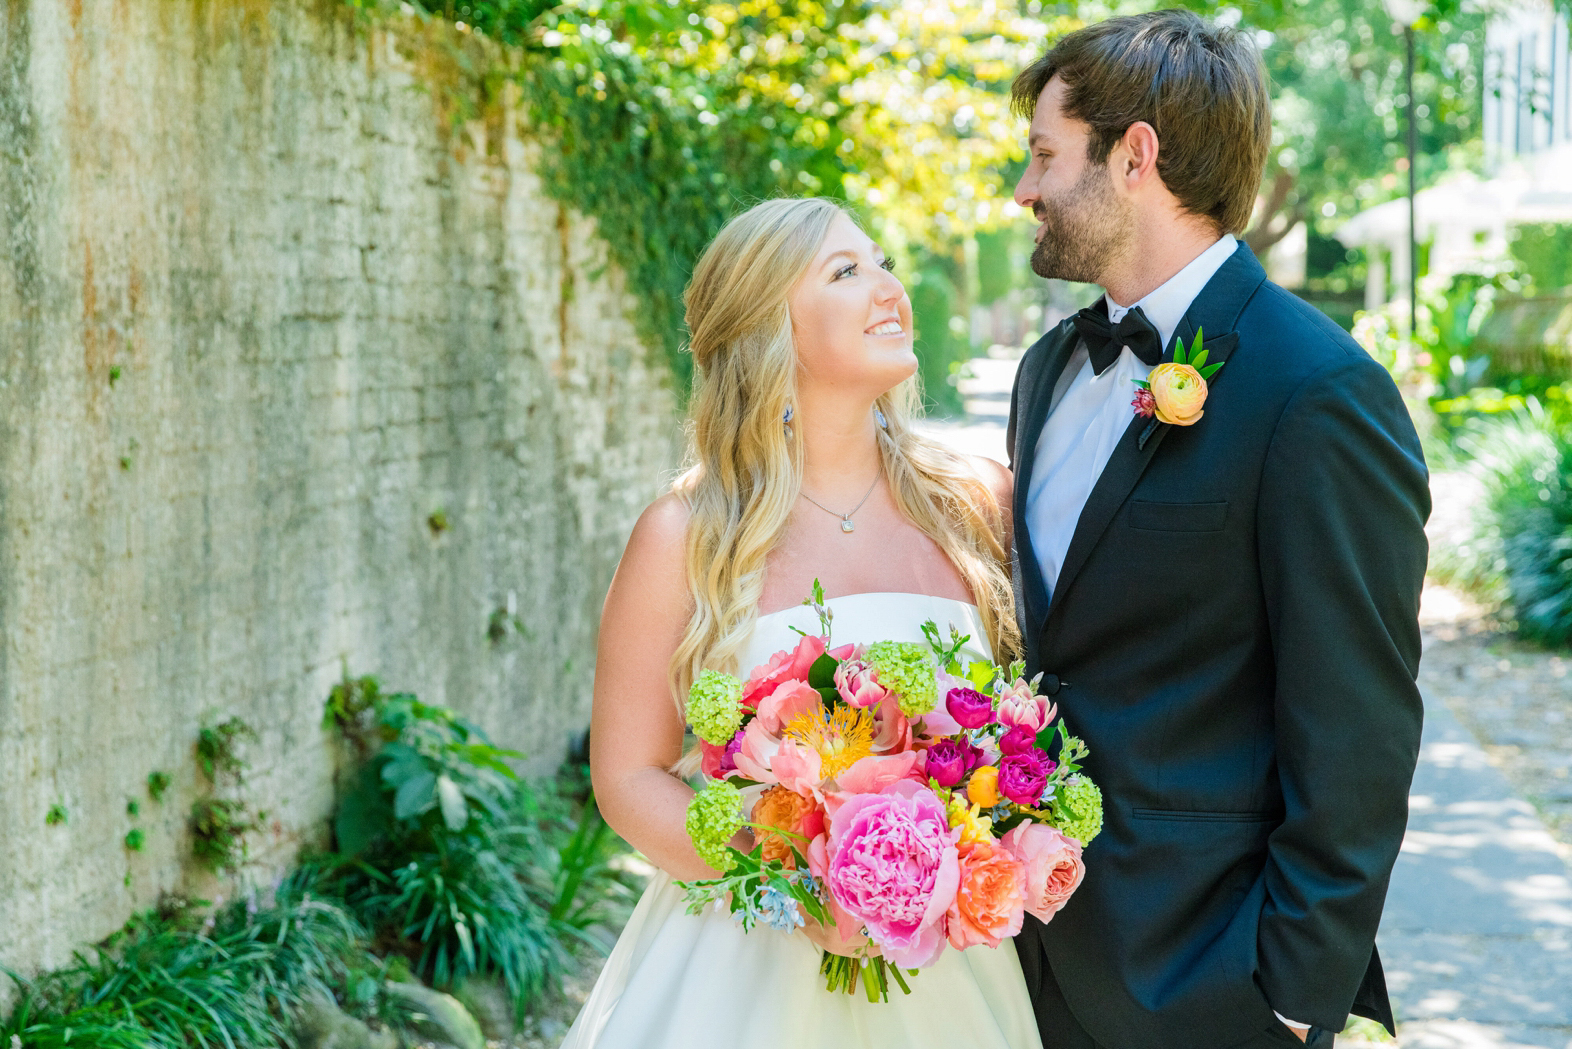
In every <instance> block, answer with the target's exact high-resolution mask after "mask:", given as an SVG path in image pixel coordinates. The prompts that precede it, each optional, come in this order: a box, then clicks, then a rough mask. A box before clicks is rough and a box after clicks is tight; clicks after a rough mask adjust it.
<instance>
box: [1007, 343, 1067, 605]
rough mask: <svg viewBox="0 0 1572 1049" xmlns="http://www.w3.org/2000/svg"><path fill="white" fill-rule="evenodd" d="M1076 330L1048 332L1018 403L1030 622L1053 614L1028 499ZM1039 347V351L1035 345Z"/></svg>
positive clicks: (1021, 531)
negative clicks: (1039, 443) (1040, 442)
mask: <svg viewBox="0 0 1572 1049" xmlns="http://www.w3.org/2000/svg"><path fill="white" fill-rule="evenodd" d="M1075 342H1076V339H1075V326H1074V324H1073V323H1072V322H1070V321H1069V320H1066V321H1064V322H1063V323H1062V324H1060V325H1059V327H1057V328H1055V329H1054V330H1053V331H1051V332H1048V333H1047V334H1046V335H1044V336H1043V337H1042V339H1041V340H1040V341H1039V343H1038V346H1040V347H1041V350H1042V352H1041V354H1040V357H1039V360H1038V362H1037V364H1036V366H1035V367H1033V368H1032V369H1031V371H1030V372H1028V373H1026V374H1024V375H1022V377H1021V387H1020V393H1019V396H1018V398H1017V400H1016V410H1017V412H1018V414H1019V417H1018V418H1017V419H1016V420H1015V422H1016V425H1015V429H1014V433H1013V434H1012V436H1013V438H1014V444H1013V446H1012V447H1011V449H1010V453H1011V455H1013V456H1014V463H1015V507H1014V513H1015V547H1016V554H1017V556H1018V557H1019V559H1020V565H1021V577H1022V582H1023V583H1024V585H1025V587H1026V614H1027V621H1028V622H1031V623H1041V622H1042V621H1043V617H1044V616H1045V615H1046V614H1047V612H1048V588H1047V586H1046V585H1045V584H1044V583H1043V575H1042V569H1041V568H1040V567H1039V566H1038V563H1037V555H1036V553H1034V552H1033V550H1032V539H1031V533H1030V531H1029V530H1028V529H1027V527H1026V496H1027V493H1028V492H1029V491H1030V490H1031V486H1032V470H1033V467H1034V466H1035V465H1036V460H1037V440H1038V438H1039V437H1040V436H1041V435H1042V432H1043V426H1044V424H1046V423H1047V421H1048V407H1049V403H1050V402H1051V401H1052V400H1053V391H1054V387H1055V386H1056V385H1058V382H1059V376H1060V375H1062V374H1064V367H1065V365H1066V364H1067V363H1068V362H1069V360H1070V354H1071V353H1072V352H1073V351H1074V349H1075ZM1034 348H1035V347H1034Z"/></svg>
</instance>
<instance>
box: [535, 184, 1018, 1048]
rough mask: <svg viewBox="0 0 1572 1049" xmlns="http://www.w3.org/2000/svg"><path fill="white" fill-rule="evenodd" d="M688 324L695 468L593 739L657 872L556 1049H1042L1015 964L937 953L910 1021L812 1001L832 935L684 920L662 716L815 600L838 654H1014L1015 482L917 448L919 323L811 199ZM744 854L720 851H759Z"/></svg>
mask: <svg viewBox="0 0 1572 1049" xmlns="http://www.w3.org/2000/svg"><path fill="white" fill-rule="evenodd" d="M685 301H686V305H687V323H688V329H689V331H690V332H691V336H692V339H691V348H692V352H693V357H694V361H695V363H696V365H697V369H698V382H697V387H696V389H695V392H694V397H693V402H692V408H691V436H692V449H691V459H692V462H693V465H692V467H691V468H690V469H689V470H688V471H687V472H686V473H685V474H683V475H682V476H681V477H680V478H679V479H678V480H677V481H676V483H675V484H674V485H673V486H672V491H671V492H670V493H668V494H666V495H664V496H662V497H661V498H660V499H658V500H656V501H655V502H654V503H653V504H652V505H651V506H650V507H649V508H648V509H647V510H646V511H645V512H644V514H643V516H642V517H640V519H639V521H638V524H637V525H636V526H635V527H634V530H633V535H632V537H631V538H630V539H629V540H628V546H627V550H626V551H625V552H624V554H623V557H622V562H621V564H620V565H619V566H618V568H617V573H616V577H615V578H614V579H613V580H612V584H611V589H610V592H609V593H608V594H607V597H606V607H605V611H604V613H603V616H602V619H601V633H600V652H599V657H598V662H597V669H596V674H595V701H594V721H593V731H592V732H591V740H592V752H591V756H590V761H591V768H592V770H593V774H594V783H595V795H596V798H597V800H598V801H599V803H600V807H601V810H602V812H603V813H604V815H605V817H606V819H607V821H608V822H609V823H610V824H611V825H612V827H613V828H615V829H616V830H617V832H618V833H620V834H621V835H622V836H623V837H624V838H626V839H627V840H628V841H629V842H631V843H632V844H633V845H634V846H635V847H636V848H637V849H639V851H640V852H642V853H643V854H644V855H645V856H646V857H648V858H649V859H650V861H651V862H653V863H654V864H655V865H656V866H657V867H658V868H660V873H659V874H657V876H656V877H655V879H654V881H653V882H652V883H651V885H650V886H649V888H648V890H647V891H646V892H645V894H644V896H643V898H642V899H641V900H640V901H639V905H638V907H637V909H636V910H635V911H634V913H633V917H632V919H631V920H630V921H629V923H628V927H627V929H626V930H624V932H623V934H622V938H621V939H620V940H619V941H618V943H617V946H616V948H615V949H614V950H613V952H612V955H611V957H610V959H609V960H608V961H607V963H606V967H605V969H604V970H603V971H602V973H601V976H600V979H599V981H598V982H597V983H596V985H595V989H594V991H593V992H592V993H591V995H590V998H589V1000H588V1001H587V1002H586V1003H585V1006H584V1009H583V1011H582V1012H581V1013H580V1014H579V1017H578V1019H577V1021H576V1022H575V1023H574V1025H573V1028H572V1030H571V1031H569V1033H568V1036H567V1040H566V1042H565V1043H564V1047H565V1049H589V1047H597V1049H628V1047H663V1049H664V1047H669V1049H679V1047H680V1049H695V1047H708V1046H715V1047H725V1049H760V1047H771V1046H780V1047H782V1049H786V1047H790V1049H818V1047H826V1049H827V1047H831V1046H872V1047H889V1049H897V1047H899V1049H908V1047H919V1049H920V1047H924V1046H933V1047H936V1049H937V1047H943V1049H954V1047H955V1046H957V1045H964V1046H967V1047H982V1049H992V1047H999V1049H1004V1047H1012V1049H1017V1047H1037V1046H1038V1045H1039V1039H1038V1033H1037V1025H1036V1023H1035V1021H1034V1019H1033V1015H1032V1007H1031V1003H1030V1001H1029V1000H1028V998H1027V992H1026V985H1025V983H1024V982H1023V979H1022V976H1021V970H1020V965H1019V963H1018V962H1017V960H1016V954H1015V951H1014V950H1012V949H1011V948H1010V946H1009V945H1004V946H1002V947H1000V948H998V949H990V948H987V947H974V948H971V949H969V950H966V951H955V950H948V951H946V952H944V954H943V955H942V956H941V960H940V961H939V962H938V963H936V964H935V965H934V966H932V967H931V968H929V969H927V970H924V971H923V972H922V973H921V974H920V975H919V976H918V977H917V978H916V980H915V981H914V983H913V986H912V993H911V995H910V996H907V995H904V994H901V993H899V992H898V991H896V992H892V994H891V996H890V1000H889V1002H888V1003H879V1004H874V1003H870V1002H868V1001H867V1000H866V999H865V998H863V997H862V996H861V995H858V996H852V995H847V994H843V993H839V992H837V993H834V994H832V993H830V992H828V991H826V990H825V989H824V983H823V979H822V977H820V976H819V955H820V946H821V945H822V946H832V945H830V944H829V943H828V938H827V936H828V934H826V933H825V932H824V931H823V930H820V929H818V928H816V927H812V926H810V928H809V929H806V930H802V931H800V932H799V933H796V934H790V935H788V934H785V933H782V932H777V931H775V930H772V929H767V928H763V927H759V928H755V929H754V930H753V931H751V932H749V933H747V934H746V935H744V933H743V931H742V929H741V927H740V926H738V925H737V924H735V923H734V922H733V920H732V918H731V917H730V915H728V914H726V913H725V912H724V911H719V910H717V909H715V908H710V909H708V910H706V911H704V912H703V913H702V914H699V915H690V914H688V913H687V912H686V906H685V904H684V902H683V893H682V890H681V889H680V888H678V887H677V886H676V885H674V884H673V883H672V880H673V879H697V878H706V877H713V876H714V872H713V871H712V870H711V869H710V868H709V867H707V866H706V865H705V864H704V862H703V861H702V860H700V859H699V857H698V856H697V855H696V854H695V853H694V851H693V847H692V845H691V844H690V843H689V841H688V837H687V834H686V832H685V831H684V829H683V823H684V816H685V813H686V809H687V804H688V800H689V799H690V798H691V797H692V796H693V789H692V788H691V787H690V786H689V785H688V783H687V782H685V781H684V778H683V777H684V776H691V775H692V774H694V773H695V772H696V771H697V761H696V757H697V755H696V754H692V755H690V756H689V757H688V758H686V759H683V758H682V743H683V724H684V718H683V715H682V703H681V699H680V698H679V699H678V701H677V704H676V705H675V706H674V705H673V702H672V700H673V696H676V697H685V696H686V695H687V690H688V685H689V684H690V683H691V682H692V680H693V678H694V677H695V675H696V674H697V673H698V671H699V670H700V669H702V668H704V667H712V668H715V669H719V670H726V671H730V672H735V673H740V674H742V675H746V674H747V673H748V671H749V670H750V669H752V668H753V667H754V666H756V665H758V664H760V663H762V662H764V661H765V660H767V659H768V658H769V657H770V655H771V654H772V653H774V652H777V651H780V650H782V649H789V648H792V647H793V646H794V645H795V644H796V641H797V638H798V635H797V634H795V633H793V632H792V629H791V628H792V627H796V628H798V629H803V630H815V626H816V622H817V620H816V619H815V617H814V615H813V613H812V611H811V610H810V609H808V608H805V607H803V606H802V604H801V602H802V600H803V598H804V597H806V596H807V595H808V593H809V591H810V590H811V588H812V585H813V580H814V579H815V578H817V579H819V580H820V581H822V583H823V586H824V592H825V593H826V594H827V595H828V600H827V604H828V605H829V606H830V608H831V610H832V611H833V613H834V623H833V628H834V640H835V643H837V644H846V643H848V642H868V641H874V640H880V639H891V640H902V641H921V640H922V635H921V631H920V625H921V624H922V623H923V622H924V621H925V620H928V619H933V620H935V621H936V622H937V623H938V625H939V626H940V628H941V629H946V628H947V625H948V624H954V625H955V626H956V627H958V628H959V629H960V630H961V632H962V633H969V634H971V635H972V637H973V642H972V644H973V646H975V652H976V657H977V658H980V657H983V656H987V655H989V654H990V651H991V652H992V653H998V654H999V655H1000V657H1001V658H1007V657H1008V656H1009V655H1010V654H1011V653H1013V652H1014V650H1015V649H1016V647H1017V642H1018V634H1017V632H1016V626H1015V619H1014V611H1013V607H1012V603H1011V596H1010V582H1009V576H1008V574H1007V569H1006V567H1005V565H1004V564H1003V563H1002V562H1003V561H1004V559H1005V553H1004V552H1005V551H1006V550H1008V549H1009V539H1008V536H1007V535H1006V534H1005V529H1006V528H1007V524H1006V522H1007V521H1008V520H1009V513H1008V507H1009V505H1010V488H1011V478H1010V474H1009V472H1008V471H1007V470H1005V469H1004V467H1002V466H999V465H998V464H996V463H993V462H992V461H990V460H985V459H973V460H969V459H965V458H963V457H961V456H958V455H955V454H953V453H951V452H948V451H946V450H945V449H943V448H941V447H940V446H939V445H937V444H935V443H934V442H932V441H930V440H928V439H926V438H924V437H922V436H920V435H918V434H917V433H915V432H913V430H912V429H911V418H912V405H913V402H914V401H915V400H916V397H917V392H916V386H915V379H914V375H915V372H916V370H917V358H916V357H915V356H914V354H913V352H912V335H911V329H912V326H911V301H910V299H908V298H907V296H906V292H905V289H904V288H903V287H902V285H901V282H900V281H899V280H898V279H896V277H895V276H894V274H893V273H892V272H891V267H890V265H889V263H888V261H887V260H886V259H885V257H884V254H883V252H881V251H880V249H879V247H878V245H876V244H875V243H874V242H873V241H872V240H870V239H869V237H868V236H867V234H866V233H864V232H863V231H862V230H861V229H860V228H859V227H858V226H857V224H856V223H855V222H854V221H853V220H852V219H851V217H850V216H849V215H848V214H847V213H846V212H844V211H843V210H842V209H841V208H840V207H839V206H838V205H836V204H834V203H832V202H830V201H827V200H822V199H794V200H770V201H766V202H764V203H761V204H758V205H756V206H755V207H753V208H751V209H749V210H748V211H746V212H744V213H742V214H741V215H738V216H737V217H736V218H734V219H732V221H731V222H729V223H728V224H727V225H726V227H725V228H724V229H722V230H721V232H720V234H719V235H718V236H717V237H716V238H715V241H714V242H713V243H712V244H711V245H710V247H709V248H708V249H707V250H706V251H705V253H704V256H703V257H702V258H701V259H700V260H699V263H698V266H697V268H696V269H695V271H694V275H693V280H692V282H691V283H690V285H689V286H688V290H687V294H686V297H685ZM815 632H816V630H815ZM656 668H660V669H668V668H669V675H661V674H656V673H652V671H653V670H654V669H656ZM679 759H681V760H679ZM747 834H748V832H747V831H746V830H744V831H743V832H741V834H739V837H738V839H737V840H735V841H734V842H733V844H734V845H736V846H737V847H738V848H741V849H744V850H747V849H750V848H752V841H751V839H749V838H746V835H747Z"/></svg>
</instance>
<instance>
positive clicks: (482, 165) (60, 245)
mask: <svg viewBox="0 0 1572 1049" xmlns="http://www.w3.org/2000/svg"><path fill="white" fill-rule="evenodd" d="M343 10H344V9H343V8H342V7H341V5H339V4H337V3H329V2H323V3H321V4H320V5H312V4H310V3H306V2H305V0H275V2H263V0H249V2H246V0H0V208H3V211H0V325H3V331H4V338H3V343H0V800H3V803H0V841H4V842H5V846H6V847H5V848H4V849H3V850H0V962H3V963H5V964H8V965H11V966H16V967H20V968H23V969H31V968H34V967H37V966H40V965H52V964H58V963H60V962H62V961H65V960H66V959H67V958H68V957H69V950H70V949H71V947H72V946H73V945H75V944H77V943H80V942H82V941H84V940H90V939H96V938H98V937H100V936H102V935H104V934H105V933H107V932H108V931H109V930H110V929H111V928H113V927H115V926H116V925H117V924H118V923H119V922H120V921H122V920H123V919H124V918H125V917H126V915H127V914H128V913H130V912H131V911H132V910H133V909H135V908H139V907H144V906H147V905H149V904H150V903H151V902H152V901H153V900H154V899H155V898H156V896H157V895H158V893H159V892H160V891H161V890H166V889H174V888H179V887H182V886H185V887H188V888H190V887H194V888H196V889H197V890H198V891H206V892H217V891H233V888H232V887H231V888H228V889H226V888H225V887H223V886H216V885H213V884H211V883H204V882H203V881H202V880H201V878H200V876H199V875H197V873H196V872H195V871H194V869H193V868H192V866H191V864H190V862H189V860H188V857H189V855H190V842H189V840H188V837H187V834H186V831H185V818H186V814H187V813H188V811H189V808H190V804H191V801H192V800H193V798H194V797H195V796H196V793H197V792H198V791H199V790H200V789H202V781H201V779H200V774H199V773H198V772H197V770H196V767H195V763H194V761H193V754H192V743H193V741H194V739H195V736H196V733H197V730H198V729H199V727H200V726H201V725H202V724H203V723H204V722H207V721H214V720H218V719H221V718H224V717H227V716H230V715H239V716H240V717H242V718H244V719H245V720H246V721H248V722H249V723H250V724H252V725H254V726H255V727H256V728H257V729H258V730H259V732H260V734H261V739H260V741H259V742H258V743H256V744H254V745H251V746H249V747H248V748H247V751H246V756H247V757H248V759H249V760H250V762H251V764H252V766H253V770H252V772H251V774H250V777H249V779H248V781H247V783H246V786H245V788H244V795H245V797H246V798H247V799H248V800H250V801H251V802H252V803H253V805H255V806H256V807H257V808H260V809H265V810H267V813H268V821H267V822H268V826H267V828H266V830H265V831H264V832H263V833H261V834H258V835H256V836H255V840H254V842H253V845H252V858H253V861H254V862H253V864H252V865H251V866H250V867H249V868H248V869H247V872H246V875H245V877H249V878H251V879H252V880H260V879H264V878H266V877H268V876H269V875H270V873H271V872H272V871H274V870H276V869H277V867H278V865H280V864H282V863H284V862H287V860H288V858H289V857H290V856H291V855H292V854H293V852H294V850H295V849H296V848H297V847H298V846H299V845H300V844H301V843H302V842H307V841H322V840H323V839H324V837H325V834H326V817H327V815H328V813H329V809H330V806H331V800H332V775H333V770H332V747H331V741H330V739H329V738H328V736H327V734H326V733H325V732H324V731H323V730H322V729H321V727H320V721H321V714H322V702H323V700H324V698H325V697H326V695H327V691H328V688H329V687H330V685H331V684H332V683H333V682H334V681H335V680H337V679H338V678H339V676H340V674H341V673H342V672H343V671H344V670H345V669H346V668H347V669H348V670H349V671H351V672H353V673H356V674H359V673H368V672H370V673H376V674H378V675H379V676H380V677H381V679H382V681H383V682H384V684H385V685H386V686H391V687H396V688H405V689H409V690H412V691H416V692H418V693H419V694H420V695H421V696H422V697H423V698H427V699H429V700H432V701H435V702H441V703H446V704H450V705H452V706H454V707H457V708H459V709H461V710H463V711H465V712H466V713H468V714H469V715H471V716H472V717H474V718H475V719H477V720H478V721H480V722H481V723H482V724H484V725H487V726H488V727H490V728H491V729H492V730H493V731H494V733H495V735H496V736H497V737H498V739H499V740H500V741H501V742H503V743H506V744H509V745H513V746H517V747H520V748H521V749H524V750H526V751H527V752H528V753H529V754H531V755H532V756H533V758H534V760H535V762H536V766H537V768H539V767H543V766H546V765H549V763H550V762H552V761H553V760H554V759H555V757H556V756H557V755H558V754H560V751H561V744H562V740H563V739H564V737H565V734H566V733H567V732H568V731H569V730H570V728H572V727H575V726H578V725H581V724H583V723H584V722H585V721H586V720H587V713H588V695H589V682H590V674H591V671H592V667H593V657H594V649H593V641H594V630H595V623H596V620H597V617H598V613H599V605H600V600H601V596H602V595H603V593H604V591H605V586H606V583H607V581H608V579H609V577H610V573H611V570H612V568H613V566H614V565H615V562H616V558H617V556H618V554H619V553H620V550H621V545H622V542H623V540H624V538H625V536H626V533H627V530H628V528H629V527H630V526H631V523H632V521H633V519H634V517H635V516H636V514H637V512H638V510H639V508H640V507H642V506H643V504H644V503H645V502H647V501H648V499H650V498H651V497H652V496H653V495H654V494H655V493H656V490H657V488H658V486H659V484H660V482H661V480H662V479H663V477H664V476H665V473H666V471H667V470H668V469H669V468H670V467H671V466H672V465H674V461H675V456H676V453H677V427H676V425H675V422H674V419H675V415H674V400H673V395H672V392H671V389H670V381H669V377H668V374H667V371H666V368H665V365H664V363H663V360H662V358H661V355H660V353H659V352H658V351H654V350H650V349H648V348H646V347H645V346H644V345H642V344H641V343H640V341H639V339H638V338H637V337H636V335H635V333H634V330H633V328H632V326H631V324H630V323H629V321H628V320H627V319H626V318H627V315H628V312H629V310H630V309H631V308H635V307H632V305H631V304H630V302H629V301H628V296H627V294H626V293H625V292H624V290H623V289H622V288H621V285H620V278H619V277H618V275H617V273H616V271H615V270H614V269H612V268H610V267H608V266H607V265H606V261H605V253H604V245H603V244H602V243H600V242H599V241H597V239H596V237H595V235H594V230H593V225H592V223H590V222H589V221H588V220H586V219H584V218H582V217H580V216H577V215H573V214H570V213H566V212H564V211H563V210H562V209H561V208H559V207H558V206H557V205H556V204H554V203H553V202H551V201H550V200H549V199H548V198H547V197H546V196H545V194H544V193H543V191H542V188H541V184H540V182H539V180H538V178H537V177H536V176H535V175H534V174H533V173H532V168H531V164H530V159H531V154H532V151H533V150H535V149H537V148H538V147H537V146H536V145H534V144H532V143H531V142H530V141H529V139H528V138H527V136H521V135H520V134H519V133H517V132H516V130H515V128H514V121H515V118H514V115H513V114H512V113H511V112H510V111H509V110H508V109H507V106H506V105H505V104H495V105H493V107H492V109H491V111H490V117H489V119H488V122H486V123H485V124H483V125H482V124H477V125H476V126H475V127H473V128H460V129H458V130H457V131H454V130H453V124H452V120H451V113H452V111H453V110H452V106H451V103H452V101H453V99H452V96H451V95H444V94H443V92H444V91H451V90H462V89H461V88H452V87H451V86H450V87H448V88H443V89H441V90H436V89H433V88H432V87H431V86H430V84H431V81H432V77H431V76H430V75H429V68H430V66H431V64H432V63H433V62H434V61H435V59H432V57H431V56H430V55H423V54H421V53H420V47H421V44H420V40H421V39H422V33H423V31H421V30H419V29H418V27H414V28H411V27H410V26H409V25H406V27H405V28H404V29H402V30H393V31H385V30H380V29H378V30H370V29H368V28H366V27H364V26H357V25H356V24H355V23H354V21H353V20H352V19H351V18H349V17H348V16H346V15H345V14H344V13H343ZM439 57H440V56H439ZM446 61H449V62H451V56H449V58H448V59H446ZM439 509H440V510H442V511H444V512H445V514H446V518H447V521H448V524H449V527H448V528H447V529H446V530H445V531H440V532H439V531H437V530H435V529H433V527H432V526H431V524H430V519H431V515H432V514H433V513H434V512H436V511H438V510H439ZM508 608H513V609H514V610H515V611H516V615H517V617H518V620H519V621H521V623H522V626H523V631H522V632H518V631H510V632H509V633H507V634H506V636H504V637H502V638H501V639H500V640H493V639H491V638H489V637H488V624H489V623H490V622H491V621H492V618H493V616H494V614H495V613H497V610H499V609H503V610H505V609H508ZM153 769H162V770H166V771H168V772H169V773H170V774H171V775H172V776H173V777H174V787H173V788H172V789H171V790H170V792H169V794H168V795H167V796H166V798H165V800H164V802H163V803H162V804H155V803H153V802H151V801H150V800H149V799H148V797H147V791H146V778H147V775H148V773H149V771H151V770H153ZM130 798H136V799H139V800H140V804H141V815H140V817H138V818H132V817H131V816H130V815H128V813H127V807H126V802H127V799H130ZM56 803H59V804H62V805H64V807H65V808H66V810H67V812H68V820H67V822H66V823H65V824H64V825H60V826H46V824H45V814H46V812H47V811H48V810H49V808H50V806H51V805H53V804H56ZM132 826H141V827H143V828H144V829H145V831H146V833H147V847H146V849H145V851H143V852H141V853H132V852H129V851H127V849H126V848H125V847H124V845H123V839H124V836H125V834H126V832H127V831H128V830H129V829H130V828H131V827H132ZM242 880H244V878H243V879H242Z"/></svg>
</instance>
